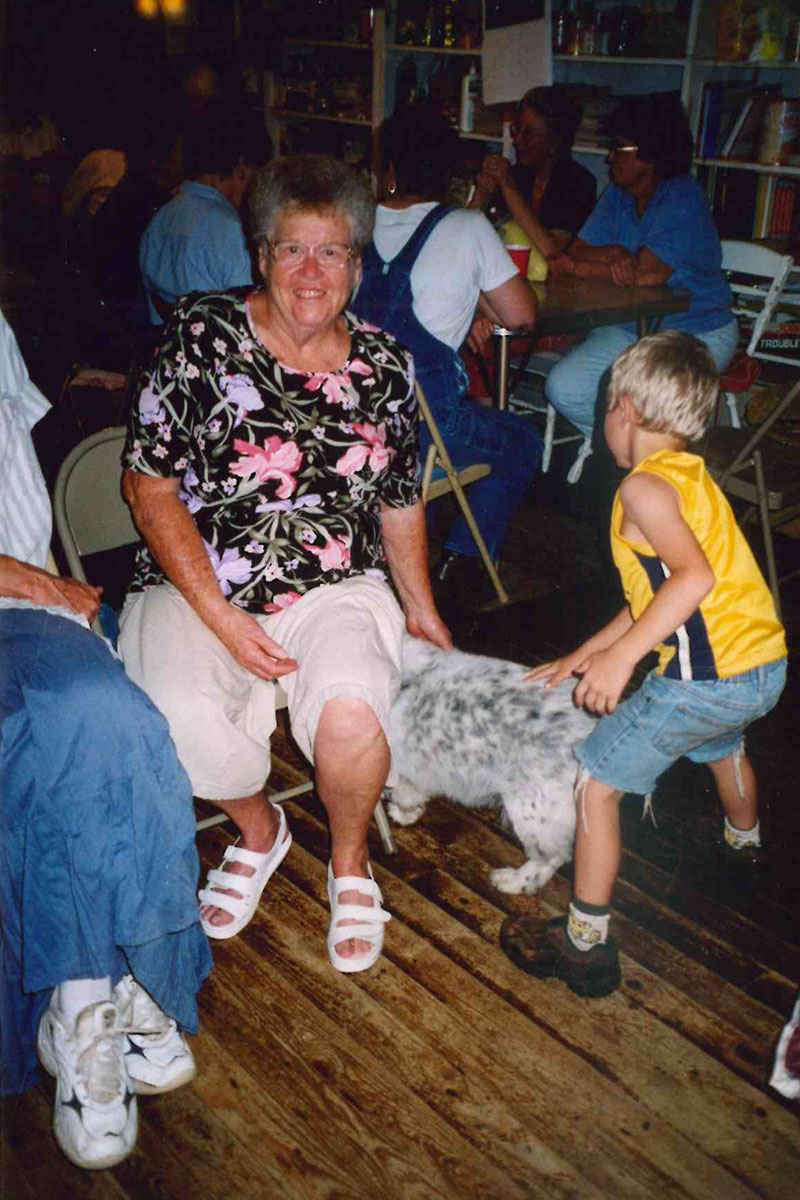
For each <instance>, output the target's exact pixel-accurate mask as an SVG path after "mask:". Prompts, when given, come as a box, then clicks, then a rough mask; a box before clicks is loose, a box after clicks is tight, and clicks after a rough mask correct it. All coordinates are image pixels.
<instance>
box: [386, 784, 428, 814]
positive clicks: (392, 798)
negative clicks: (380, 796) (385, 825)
mask: <svg viewBox="0 0 800 1200" xmlns="http://www.w3.org/2000/svg"><path fill="white" fill-rule="evenodd" d="M385 795H386V800H387V801H388V806H387V811H388V813H389V816H390V817H391V818H392V820H393V821H396V822H397V824H398V825H413V824H414V822H415V821H418V820H419V819H420V817H421V816H422V814H423V813H424V812H425V806H426V805H427V803H428V797H427V796H426V795H425V793H424V792H420V791H419V790H418V789H417V788H415V787H414V784H413V783H409V781H408V780H407V779H404V778H402V777H401V778H400V779H399V780H398V781H397V783H396V784H395V786H394V787H393V788H388V789H387V790H386V794H385Z"/></svg>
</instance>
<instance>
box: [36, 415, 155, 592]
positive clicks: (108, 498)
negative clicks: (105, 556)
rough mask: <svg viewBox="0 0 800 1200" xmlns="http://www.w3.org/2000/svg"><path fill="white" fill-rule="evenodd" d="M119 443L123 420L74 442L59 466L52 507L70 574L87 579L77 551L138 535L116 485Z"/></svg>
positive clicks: (122, 439) (132, 539) (127, 540)
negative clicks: (72, 448)
mask: <svg viewBox="0 0 800 1200" xmlns="http://www.w3.org/2000/svg"><path fill="white" fill-rule="evenodd" d="M124 445H125V427H124V426H122V425H117V426H114V427H113V428H111V429H102V430H101V431H100V432H99V433H93V434H92V435H91V436H90V437H88V438H84V440H83V441H82V442H79V444H78V445H77V446H76V447H75V448H74V450H71V451H70V453H69V454H68V455H67V457H66V458H65V459H64V462H63V463H62V464H61V469H60V470H59V472H58V478H57V479H56V488H55V495H54V497H53V512H54V515H55V521H56V529H57V530H58V536H59V537H60V538H61V544H62V546H63V547H64V554H65V555H66V559H67V562H68V563H69V569H70V572H71V574H72V576H73V578H75V579H81V580H84V581H86V575H85V573H84V568H83V564H82V562H81V557H82V556H85V555H87V554H97V553H99V552H100V551H101V550H112V549H114V548H115V547H117V546H126V545H129V544H132V543H134V542H138V541H139V534H138V533H137V531H136V526H135V525H134V523H133V521H132V520H131V515H130V512H129V510H128V506H127V504H126V503H125V501H124V500H123V499H122V492H121V490H120V489H121V482H122V469H121V467H120V458H121V456H122V448H123V446H124ZM87 582H88V581H87Z"/></svg>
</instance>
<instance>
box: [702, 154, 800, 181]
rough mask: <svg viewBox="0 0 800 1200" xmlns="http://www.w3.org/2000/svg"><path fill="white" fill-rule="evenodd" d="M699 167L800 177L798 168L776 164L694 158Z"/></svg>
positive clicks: (799, 168)
mask: <svg viewBox="0 0 800 1200" xmlns="http://www.w3.org/2000/svg"><path fill="white" fill-rule="evenodd" d="M694 161H695V162H696V163H697V165H698V166H700V167H724V168H725V170H726V171H755V172H756V174H758V175H793V176H795V178H798V177H800V167H789V166H786V167H783V166H780V165H779V164H778V163H762V162H742V161H741V160H740V159H735V158H696V159H695V160H694Z"/></svg>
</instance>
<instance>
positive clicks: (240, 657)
mask: <svg viewBox="0 0 800 1200" xmlns="http://www.w3.org/2000/svg"><path fill="white" fill-rule="evenodd" d="M213 630H214V633H215V634H216V635H217V637H218V638H219V640H220V641H221V642H222V644H223V645H224V646H225V647H226V649H227V650H229V651H230V653H231V654H232V655H233V657H234V658H235V659H236V661H237V662H238V663H239V664H240V665H241V666H243V667H244V668H245V669H246V670H248V671H250V672H251V673H252V674H253V675H257V676H258V678H259V679H279V678H280V677H281V675H290V674H291V672H292V671H296V670H297V662H296V661H295V659H293V658H290V657H289V655H288V654H287V653H286V651H285V650H284V648H283V646H280V645H279V644H278V643H277V642H274V641H273V640H272V638H271V637H267V635H266V633H264V630H263V629H262V628H261V626H260V625H259V623H258V621H257V620H256V619H255V617H254V616H251V614H250V613H248V612H245V611H244V609H241V608H236V606H235V605H233V604H228V606H227V611H226V612H223V614H222V615H221V616H220V617H218V618H217V619H216V620H215V621H214V625H213Z"/></svg>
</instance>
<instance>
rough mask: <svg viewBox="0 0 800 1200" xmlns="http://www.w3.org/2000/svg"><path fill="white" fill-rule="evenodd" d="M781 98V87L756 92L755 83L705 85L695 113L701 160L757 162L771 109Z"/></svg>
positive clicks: (697, 98)
mask: <svg viewBox="0 0 800 1200" xmlns="http://www.w3.org/2000/svg"><path fill="white" fill-rule="evenodd" d="M777 99H780V88H779V86H778V85H777V84H776V85H774V86H773V87H763V88H759V90H758V91H756V92H754V90H753V85H752V83H749V84H748V83H705V84H703V87H702V90H699V91H698V92H697V94H696V95H695V98H694V104H693V112H692V128H693V129H696V130H697V139H696V143H695V153H696V155H697V157H698V158H733V159H739V160H741V161H744V162H757V161H758V157H759V147H760V144H761V139H762V136H763V133H764V119H765V115H766V111H767V107H768V105H769V104H770V102H771V101H774V100H777Z"/></svg>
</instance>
